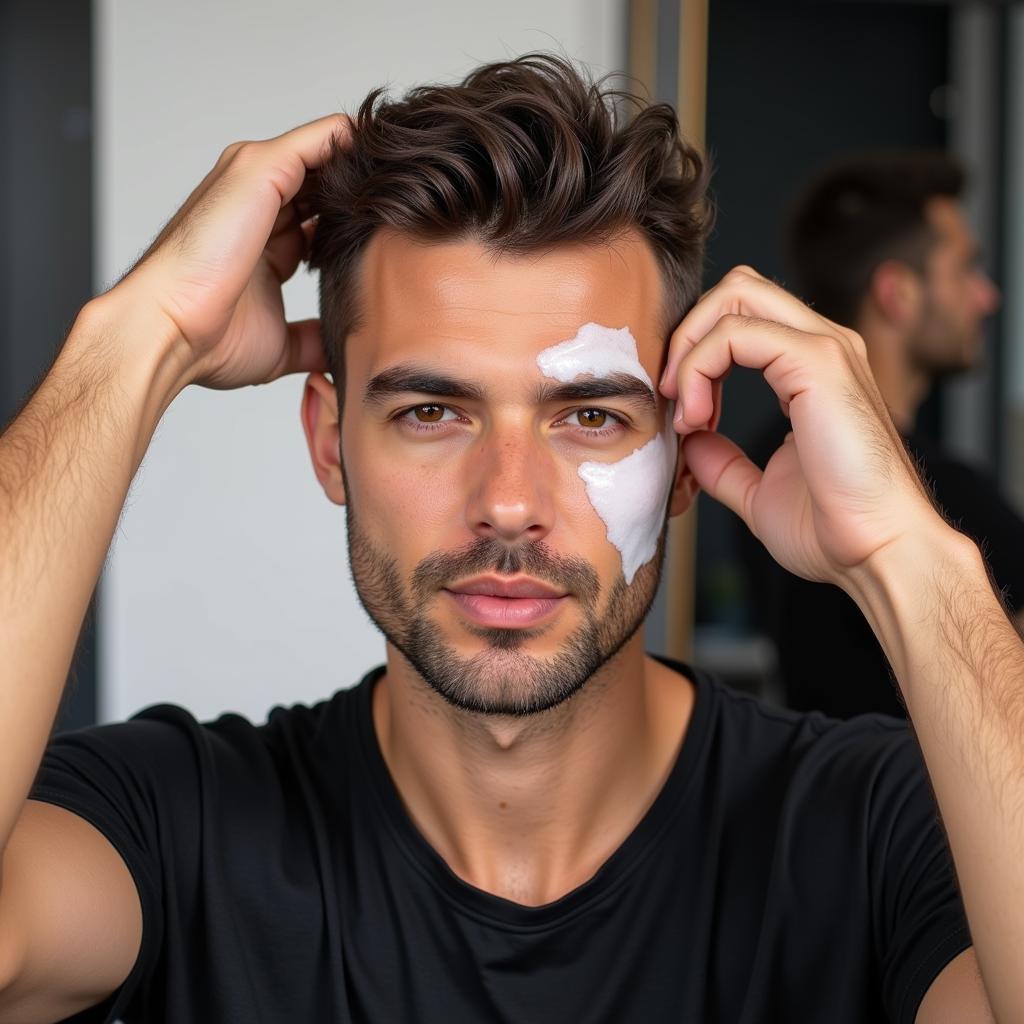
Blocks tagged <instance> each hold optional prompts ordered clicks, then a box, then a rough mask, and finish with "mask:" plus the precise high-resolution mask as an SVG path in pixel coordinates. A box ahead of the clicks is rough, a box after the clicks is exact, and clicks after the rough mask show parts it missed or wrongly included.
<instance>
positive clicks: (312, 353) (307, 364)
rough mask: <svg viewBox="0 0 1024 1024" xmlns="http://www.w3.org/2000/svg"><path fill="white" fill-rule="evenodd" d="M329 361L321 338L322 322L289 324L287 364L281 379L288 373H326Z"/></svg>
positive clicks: (297, 321)
mask: <svg viewBox="0 0 1024 1024" xmlns="http://www.w3.org/2000/svg"><path fill="white" fill-rule="evenodd" d="M327 370H328V366H327V359H326V357H325V355H324V349H323V342H322V340H321V336H320V321H319V320H317V319H312V320H296V321H294V322H293V323H290V324H288V342H287V348H286V353H285V362H284V365H283V367H282V369H281V372H280V373H279V374H278V375H277V376H279V377H282V376H284V375H285V374H288V373H326V372H327Z"/></svg>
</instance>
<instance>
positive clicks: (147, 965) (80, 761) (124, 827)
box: [29, 705, 199, 1024]
mask: <svg viewBox="0 0 1024 1024" xmlns="http://www.w3.org/2000/svg"><path fill="white" fill-rule="evenodd" d="M176 725H177V726H179V727H175V726H176ZM180 726H184V729H182V728H180ZM198 728H199V726H198V723H196V722H195V720H194V719H193V718H192V716H191V715H189V713H188V712H186V711H184V710H183V709H181V708H176V707H171V706H170V705H166V706H160V707H156V708H151V709H148V710H147V711H145V712H143V713H142V714H141V715H140V716H136V718H134V719H132V720H131V721H129V722H123V723H119V724H116V725H104V726H97V727H92V728H88V729H80V730H76V731H74V732H69V733H64V734H61V735H58V736H56V737H55V738H54V739H53V740H52V741H51V742H50V745H49V746H48V748H47V750H46V753H45V755H44V757H43V761H42V764H41V766H40V769H39V773H38V775H37V776H36V780H35V784H34V785H33V788H32V790H31V791H30V793H29V799H32V800H40V801H43V802H45V803H50V804H55V805H57V806H59V807H63V808H65V809H67V810H69V811H71V812H72V813H74V814H77V815H79V816H80V817H82V818H84V819H85V820H86V821H88V822H89V823H90V824H91V825H93V826H94V827H95V828H96V829H98V830H99V831H100V832H101V833H102V834H103V835H104V836H105V837H106V838H107V839H108V840H109V841H110V843H111V844H112V845H113V847H114V849H115V850H117V852H118V854H119V855H120V856H121V858H122V860H123V861H124V862H125V865H126V866H127V868H128V870H129V872H130V873H131V876H132V878H133V879H134V881H135V886H136V888H137V890H138V894H139V901H140V903H141V905H142V944H141V948H140V950H139V955H138V958H137V959H136V962H135V964H134V966H133V968H132V970H131V972H130V973H129V975H128V977H127V978H126V980H125V982H124V984H123V985H122V986H121V987H120V989H118V990H117V991H116V992H115V993H113V995H112V996H110V998H108V999H107V1000H105V1001H104V1002H103V1003H101V1004H99V1005H98V1006H94V1007H92V1008H90V1009H89V1010H86V1011H83V1012H82V1013H79V1014H76V1015H75V1016H74V1017H71V1018H69V1020H70V1021H73V1022H74V1024H101V1022H102V1024H108V1022H113V1021H115V1020H118V1019H119V1018H120V1017H121V1016H122V1015H124V1014H125V1012H126V1011H127V1010H128V1008H129V1007H130V1006H131V1005H132V1003H133V1002H134V1001H135V999H136V998H137V997H138V996H139V995H140V993H142V992H143V991H144V989H145V987H146V985H147V982H148V980H149V979H150V977H151V976H152V974H153V972H154V969H155V966H156V964H157V962H158V961H159V959H160V956H161V949H162V946H163V943H164V923H165V900H164V895H165V894H164V892H163V882H162V879H163V878H164V877H165V870H164V864H163V861H164V859H165V858H166V857H167V855H168V848H167V841H166V835H162V832H161V823H162V822H163V823H164V833H166V831H167V829H166V820H167V819H168V818H169V817H170V810H171V809H170V808H169V807H168V804H169V803H171V802H173V801H177V802H179V803H180V802H182V801H183V800H187V799H188V798H189V797H188V793H189V792H190V791H191V792H193V793H194V792H195V790H194V788H193V786H192V783H193V781H194V777H195V757H194V754H193V755H192V756H189V751H188V749H187V748H188V746H189V744H188V742H187V736H188V734H189V733H190V732H192V731H193V730H194V729H198Z"/></svg>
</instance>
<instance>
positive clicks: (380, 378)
mask: <svg viewBox="0 0 1024 1024" xmlns="http://www.w3.org/2000/svg"><path fill="white" fill-rule="evenodd" d="M410 392H411V393H413V394H417V395H435V396H437V397H438V398H469V399H474V400H476V401H480V400H481V399H482V398H483V396H484V395H483V391H481V390H480V388H479V387H477V386H476V385H475V384H472V383H470V382H469V381H466V380H459V378H457V377H449V376H448V375H447V374H444V373H437V372H435V371H434V370H430V369H427V368H426V367H422V366H412V365H409V364H405V363H403V364H401V365H399V366H392V367H391V368H390V369H387V370H381V372H380V373H378V374H377V375H376V376H375V377H373V378H371V379H370V381H369V383H368V384H367V385H366V391H365V392H364V393H363V401H364V402H366V403H367V404H369V405H380V404H382V403H383V402H385V401H387V399H388V398H391V397H393V396H394V395H405V394H409V393H410Z"/></svg>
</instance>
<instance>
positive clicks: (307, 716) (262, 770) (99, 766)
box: [34, 681, 365, 803]
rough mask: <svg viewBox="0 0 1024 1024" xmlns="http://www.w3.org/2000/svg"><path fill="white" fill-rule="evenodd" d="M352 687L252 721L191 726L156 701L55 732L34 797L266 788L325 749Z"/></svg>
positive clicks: (189, 718) (233, 718)
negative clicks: (76, 791)
mask: <svg viewBox="0 0 1024 1024" xmlns="http://www.w3.org/2000/svg"><path fill="white" fill-rule="evenodd" d="M364 682H365V681H364ZM358 690H359V687H355V688H353V689H351V690H339V691H338V692H337V693H335V694H334V695H333V696H332V697H330V698H329V699H327V700H324V701H321V702H319V703H317V704H314V705H312V706H310V705H305V704H295V705H292V706H290V707H275V708H273V709H272V710H271V711H270V713H269V716H268V718H267V721H266V722H263V723H259V724H256V723H253V722H251V721H249V720H248V719H247V718H245V717H244V716H242V715H239V714H234V713H226V714H223V715H221V716H220V717H218V718H216V719H214V720H210V721H199V720H198V719H197V718H196V717H195V716H194V715H193V714H192V713H191V712H190V711H189V710H187V709H186V708H183V707H180V706H178V705H175V704H156V705H152V706H150V707H147V708H145V709H143V710H142V711H139V712H138V713H137V714H135V715H134V716H132V718H130V719H129V720H128V721H125V722H116V723H111V724H104V725H97V726H91V727H88V728H85V729H78V730H75V731H73V732H67V733H61V734H58V735H57V736H55V737H54V738H53V739H52V740H51V742H50V744H49V746H48V748H47V750H46V753H45V755H44V758H43V763H42V766H41V769H40V773H39V776H38V778H37V781H36V787H35V794H34V795H38V796H40V797H42V798H45V794H46V792H47V791H64V790H69V789H72V788H82V787H83V786H87V787H88V788H90V789H95V790H98V791H101V792H102V791H105V792H107V793H108V794H114V793H117V794H120V795H121V796H122V797H123V798H125V799H126V800H129V801H130V802H132V803H137V802H138V801H140V800H141V801H146V800H149V801H152V800H154V799H156V798H158V797H159V796H160V795H161V794H168V793H181V794H185V795H191V794H194V793H195V791H196V790H197V789H200V788H203V789H210V788H213V787H215V788H217V789H219V790H231V789H237V790H245V789H252V788H253V787H257V788H258V787H266V786H268V785H271V784H273V783H274V782H275V780H277V779H279V778H280V776H281V775H282V773H286V772H288V771H289V767H288V766H289V763H291V762H294V761H295V759H296V758H299V757H308V756H315V752H316V751H317V750H320V751H322V750H327V749H329V747H330V745H329V744H327V743H318V737H320V736H321V735H322V734H324V733H326V732H333V733H335V734H336V733H337V730H338V729H339V728H343V727H344V723H345V721H346V720H347V719H348V718H350V717H352V716H351V713H350V712H351V708H352V706H353V705H354V703H355V701H356V699H357V691H358Z"/></svg>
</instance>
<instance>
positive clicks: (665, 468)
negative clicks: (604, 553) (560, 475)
mask: <svg viewBox="0 0 1024 1024" xmlns="http://www.w3.org/2000/svg"><path fill="white" fill-rule="evenodd" d="M670 452H671V448H670V446H669V445H668V444H667V443H666V441H665V439H664V438H663V437H662V435H661V434H658V435H656V436H655V437H654V438H652V439H651V440H650V441H648V442H647V444H645V445H644V446H643V447H642V448H638V449H637V450H636V451H634V452H633V453H632V454H631V455H628V456H626V458H624V459H620V460H619V461H618V462H612V463H603V462H584V463H583V464H582V465H581V466H580V467H579V475H580V477H581V479H582V480H583V481H584V483H585V484H586V493H587V498H588V499H589V501H590V503H591V505H592V506H593V508H594V511H595V512H596V513H597V516H598V518H599V519H600V520H601V522H603V523H604V526H605V529H606V532H607V536H608V541H609V542H610V543H611V544H612V545H613V546H614V547H615V548H616V549H617V550H618V552H619V554H620V556H621V559H622V574H623V576H624V577H625V579H626V583H627V584H631V583H632V582H633V578H634V576H636V573H637V570H638V569H639V568H640V567H641V566H642V565H646V563H647V562H649V561H650V560H651V559H652V558H653V557H654V556H655V554H656V552H657V549H658V538H659V537H660V535H661V531H662V529H663V528H664V525H665V511H666V507H667V505H668V495H669V490H670V486H671V482H672V470H673V465H672V463H673V461H674V460H672V459H670Z"/></svg>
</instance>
